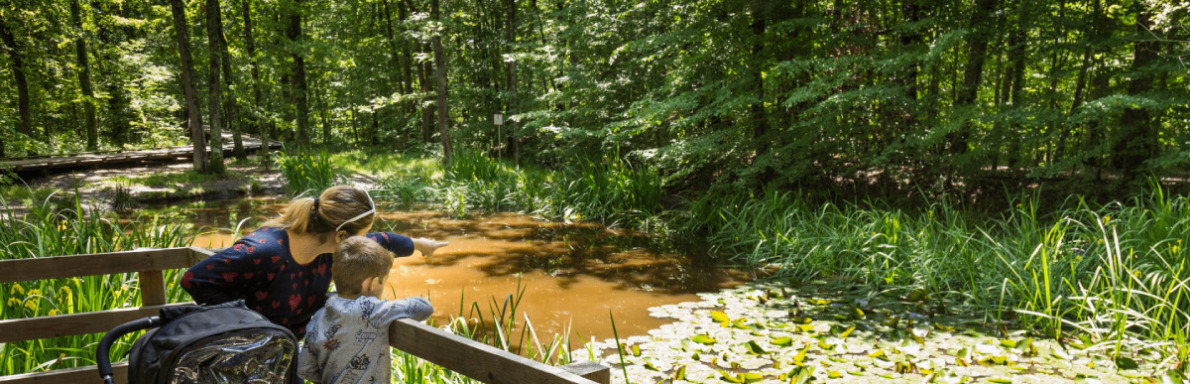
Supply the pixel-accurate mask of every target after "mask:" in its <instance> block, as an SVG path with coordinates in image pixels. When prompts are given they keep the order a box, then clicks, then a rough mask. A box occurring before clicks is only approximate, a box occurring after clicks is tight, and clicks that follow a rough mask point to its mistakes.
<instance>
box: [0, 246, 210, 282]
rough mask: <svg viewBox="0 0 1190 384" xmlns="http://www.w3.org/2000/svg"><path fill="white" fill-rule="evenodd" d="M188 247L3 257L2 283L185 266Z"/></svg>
mask: <svg viewBox="0 0 1190 384" xmlns="http://www.w3.org/2000/svg"><path fill="white" fill-rule="evenodd" d="M190 254H191V251H190V249H189V248H187V247H179V248H164V249H145V250H135V251H126V252H112V253H98V254H92V255H72V256H54V257H36V258H31V259H17V260H0V283H11V282H15V281H30V280H45V279H60V278H66V277H76V276H93V275H108V274H113V273H126V272H139V271H156V270H166V269H175V268H186V267H189V266H191V265H194V264H191V263H189V260H190Z"/></svg>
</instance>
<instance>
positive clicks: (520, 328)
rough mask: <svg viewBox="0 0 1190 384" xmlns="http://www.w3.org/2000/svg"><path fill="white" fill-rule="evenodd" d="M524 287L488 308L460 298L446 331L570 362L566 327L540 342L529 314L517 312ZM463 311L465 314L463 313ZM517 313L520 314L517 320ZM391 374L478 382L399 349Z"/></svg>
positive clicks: (428, 380)
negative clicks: (466, 303)
mask: <svg viewBox="0 0 1190 384" xmlns="http://www.w3.org/2000/svg"><path fill="white" fill-rule="evenodd" d="M524 295H525V287H524V286H522V285H521V284H520V283H519V282H518V284H517V288H516V292H514V293H510V294H508V295H506V296H504V297H503V298H497V297H496V296H493V297H491V298H490V301H489V302H488V303H487V310H486V312H485V310H484V309H482V308H481V305H480V303H479V302H471V304H470V305H464V304H463V303H465V302H466V301H464V300H462V297H460V301H459V303H460V304H459V312H458V314H459V315H458V316H452V318H451V320H450V322H449V324H447V326H446V327H445V329H446V330H447V331H448V332H452V333H455V334H457V335H460V336H464V337H467V338H470V339H472V340H475V341H479V342H481V343H485V344H488V345H491V346H493V347H496V348H500V349H502V350H504V351H507V352H511V353H514V354H518V355H521V356H524V357H526V358H529V359H531V360H535V361H539V362H542V363H545V364H552V365H565V364H570V363H572V362H573V361H572V360H571V343H570V337H569V334H570V332H569V330H567V331H566V332H565V333H563V334H561V335H553V336H552V337H550V338H548V339H545V342H542V340H543V339H542V338H539V337H538V334H537V331H536V330H534V328H533V323H532V321H530V320H529V316H528V315H526V314H524V313H521V312H519V311H518V309H519V307H520V303H521V299H522V298H523V297H524ZM464 313H466V315H464ZM518 316H520V317H523V318H524V321H523V322H522V321H520V320H519V319H518ZM394 352H395V354H394V358H393V377H394V378H396V379H398V380H399V381H396V382H404V383H409V384H414V383H417V384H421V383H427V384H428V383H477V382H478V381H476V380H474V379H471V378H468V377H466V376H462V375H460V374H458V373H456V372H452V371H449V370H446V369H445V368H442V367H440V366H438V365H435V364H431V363H429V362H426V361H424V360H422V359H420V358H418V357H416V356H413V355H410V354H408V353H405V352H403V351H400V350H394Z"/></svg>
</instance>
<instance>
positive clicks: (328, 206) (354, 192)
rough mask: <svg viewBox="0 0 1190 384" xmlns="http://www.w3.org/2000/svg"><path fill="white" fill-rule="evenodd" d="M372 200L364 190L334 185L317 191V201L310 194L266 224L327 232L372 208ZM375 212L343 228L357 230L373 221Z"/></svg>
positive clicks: (292, 230) (320, 232)
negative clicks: (316, 202)
mask: <svg viewBox="0 0 1190 384" xmlns="http://www.w3.org/2000/svg"><path fill="white" fill-rule="evenodd" d="M370 201H371V199H370V198H368V194H367V192H364V191H363V190H360V189H357V188H355V187H351V186H346V185H339V186H334V187H330V188H327V189H326V190H325V191H322V193H321V194H319V195H318V204H317V205H315V203H314V199H313V198H309V197H304V198H300V199H297V200H294V201H293V203H290V205H289V207H288V208H285V211H284V212H282V213H281V217H278V218H275V219H273V220H269V221H268V222H266V223H264V224H263V226H265V227H276V228H284V229H288V230H290V231H291V232H294V233H296V234H299V235H305V234H327V233H331V232H333V231H334V230H335V227H337V226H339V225H340V224H343V223H344V222H346V221H347V220H348V219H351V218H352V217H355V216H358V215H359V214H361V213H364V212H366V211H368V210H370V209H372V208H373V207H371V206H370ZM375 216H376V215H374V214H373V215H371V216H369V217H366V218H364V219H362V220H356V221H353V222H350V223H347V224H346V225H344V226H343V230H345V231H347V233H348V234H356V233H358V232H359V231H361V230H363V229H364V228H366V227H367V226H368V225H371V224H372V221H373V220H375Z"/></svg>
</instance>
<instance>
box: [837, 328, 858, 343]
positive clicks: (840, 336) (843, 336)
mask: <svg viewBox="0 0 1190 384" xmlns="http://www.w3.org/2000/svg"><path fill="white" fill-rule="evenodd" d="M853 331H855V326H854V325H852V326H851V327H850V328H847V330H846V331H843V333H840V334H839V338H840V339H843V340H847V336H851V332H853Z"/></svg>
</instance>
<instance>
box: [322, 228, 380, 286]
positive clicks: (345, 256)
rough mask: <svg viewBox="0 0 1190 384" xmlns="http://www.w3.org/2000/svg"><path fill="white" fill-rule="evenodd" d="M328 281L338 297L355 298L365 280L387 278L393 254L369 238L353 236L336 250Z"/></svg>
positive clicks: (340, 243)
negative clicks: (331, 283)
mask: <svg viewBox="0 0 1190 384" xmlns="http://www.w3.org/2000/svg"><path fill="white" fill-rule="evenodd" d="M334 257H335V258H334V263H333V264H331V278H332V279H334V280H335V289H337V290H338V291H339V293H341V294H348V295H357V294H359V293H360V287H361V286H362V284H363V282H364V280H367V279H368V278H370V277H380V276H387V275H388V271H389V270H390V269H392V267H393V254H392V252H389V251H388V250H387V249H384V247H381V246H380V244H378V243H376V241H373V240H372V239H369V238H366V237H363V236H352V237H348V238H346V239H344V240H343V241H341V242H339V245H338V246H336V247H335V256H334Z"/></svg>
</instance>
